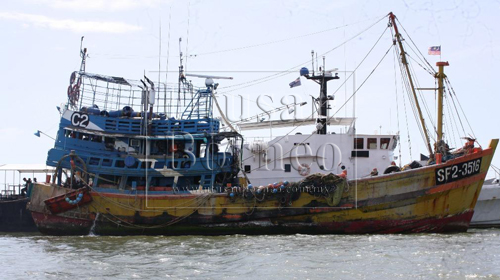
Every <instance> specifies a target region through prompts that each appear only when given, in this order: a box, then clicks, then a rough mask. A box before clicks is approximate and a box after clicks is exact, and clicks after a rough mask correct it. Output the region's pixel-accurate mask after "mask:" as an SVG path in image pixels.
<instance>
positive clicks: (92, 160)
mask: <svg viewBox="0 0 500 280" xmlns="http://www.w3.org/2000/svg"><path fill="white" fill-rule="evenodd" d="M100 160H101V159H100V158H95V157H91V158H90V160H89V165H99V161H100Z"/></svg>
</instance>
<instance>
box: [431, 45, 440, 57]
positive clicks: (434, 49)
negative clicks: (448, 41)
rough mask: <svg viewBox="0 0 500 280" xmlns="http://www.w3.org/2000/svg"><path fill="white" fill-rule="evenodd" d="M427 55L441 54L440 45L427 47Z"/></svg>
mask: <svg viewBox="0 0 500 280" xmlns="http://www.w3.org/2000/svg"><path fill="white" fill-rule="evenodd" d="M429 55H441V46H433V47H429Z"/></svg>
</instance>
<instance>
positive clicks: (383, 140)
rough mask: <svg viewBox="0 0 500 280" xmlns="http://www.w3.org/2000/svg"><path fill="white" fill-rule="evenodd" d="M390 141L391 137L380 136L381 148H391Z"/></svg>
mask: <svg viewBox="0 0 500 280" xmlns="http://www.w3.org/2000/svg"><path fill="white" fill-rule="evenodd" d="M390 142H391V138H380V149H382V150H387V149H389V143H390Z"/></svg>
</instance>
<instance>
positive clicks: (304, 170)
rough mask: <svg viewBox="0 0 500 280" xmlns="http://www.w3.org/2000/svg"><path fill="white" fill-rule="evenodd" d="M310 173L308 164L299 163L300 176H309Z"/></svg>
mask: <svg viewBox="0 0 500 280" xmlns="http://www.w3.org/2000/svg"><path fill="white" fill-rule="evenodd" d="M310 172H311V166H309V165H308V164H305V163H301V164H300V165H299V174H300V175H301V176H307V175H309V173H310Z"/></svg>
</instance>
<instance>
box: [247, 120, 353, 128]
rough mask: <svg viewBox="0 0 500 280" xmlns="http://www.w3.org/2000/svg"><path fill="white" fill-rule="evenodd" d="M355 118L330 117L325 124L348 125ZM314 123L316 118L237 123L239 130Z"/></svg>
mask: <svg viewBox="0 0 500 280" xmlns="http://www.w3.org/2000/svg"><path fill="white" fill-rule="evenodd" d="M354 120H356V118H332V119H330V120H328V122H327V125H329V126H334V125H335V126H336V125H341V126H350V125H351V124H352V123H353V122H354ZM315 123H316V119H291V120H271V121H262V122H249V123H241V124H238V127H239V128H240V129H241V130H254V129H269V128H271V127H272V128H280V127H290V126H299V125H312V124H315Z"/></svg>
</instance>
